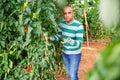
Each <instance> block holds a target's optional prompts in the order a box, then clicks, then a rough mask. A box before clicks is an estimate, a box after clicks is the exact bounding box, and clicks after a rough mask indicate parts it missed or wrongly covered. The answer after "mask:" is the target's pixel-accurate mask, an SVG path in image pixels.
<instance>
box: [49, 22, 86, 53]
mask: <svg viewBox="0 0 120 80" xmlns="http://www.w3.org/2000/svg"><path fill="white" fill-rule="evenodd" d="M83 33H84V29H83V25H82V24H81V23H80V22H78V21H76V20H74V21H73V22H72V23H71V24H67V22H66V21H65V20H63V21H61V23H60V24H59V29H58V33H57V34H56V35H54V36H52V37H51V38H52V40H53V41H58V40H59V39H60V38H62V39H64V40H65V39H67V38H70V39H71V40H72V43H64V44H63V52H64V53H66V54H79V53H80V52H81V47H82V41H83Z"/></svg>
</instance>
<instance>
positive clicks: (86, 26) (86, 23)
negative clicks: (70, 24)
mask: <svg viewBox="0 0 120 80" xmlns="http://www.w3.org/2000/svg"><path fill="white" fill-rule="evenodd" d="M83 16H84V18H85V28H86V39H87V47H89V37H88V30H89V26H88V22H87V16H86V10H85V9H84V10H83Z"/></svg>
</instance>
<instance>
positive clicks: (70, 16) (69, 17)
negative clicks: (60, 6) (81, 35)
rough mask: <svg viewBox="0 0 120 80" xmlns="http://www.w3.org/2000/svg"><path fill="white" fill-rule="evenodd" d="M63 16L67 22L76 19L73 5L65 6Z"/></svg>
mask: <svg viewBox="0 0 120 80" xmlns="http://www.w3.org/2000/svg"><path fill="white" fill-rule="evenodd" d="M63 17H64V19H65V20H66V21H67V23H71V22H72V21H73V20H74V18H73V17H74V13H73V9H72V8H71V7H65V8H64V10H63Z"/></svg>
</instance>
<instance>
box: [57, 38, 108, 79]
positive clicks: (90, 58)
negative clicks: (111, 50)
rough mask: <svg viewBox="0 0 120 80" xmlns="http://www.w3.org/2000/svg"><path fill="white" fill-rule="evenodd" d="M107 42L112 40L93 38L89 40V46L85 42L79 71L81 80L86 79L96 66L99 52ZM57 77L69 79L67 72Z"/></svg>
mask: <svg viewBox="0 0 120 80" xmlns="http://www.w3.org/2000/svg"><path fill="white" fill-rule="evenodd" d="M107 42H110V39H105V40H103V41H100V40H99V41H93V40H92V41H89V46H87V43H86V42H84V43H83V47H82V58H81V62H80V66H79V71H78V77H79V80H85V78H86V76H87V73H88V72H89V71H90V70H91V69H92V68H93V67H94V64H95V61H96V59H97V56H98V54H99V53H100V51H101V50H102V49H103V48H105V47H106V43H107ZM57 78H58V80H68V77H67V74H64V75H57Z"/></svg>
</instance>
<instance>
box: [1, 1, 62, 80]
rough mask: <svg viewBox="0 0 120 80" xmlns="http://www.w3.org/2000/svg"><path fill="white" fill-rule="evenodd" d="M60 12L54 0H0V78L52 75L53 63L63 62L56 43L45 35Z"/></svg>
mask: <svg viewBox="0 0 120 80" xmlns="http://www.w3.org/2000/svg"><path fill="white" fill-rule="evenodd" d="M60 16H61V9H59V8H58V7H57V5H56V2H55V0H11V1H8V0H4V1H0V17H1V18H0V50H1V51H0V63H1V64H0V80H7V79H9V80H15V79H24V80H27V79H29V80H33V79H34V80H37V79H40V80H47V79H50V80H55V79H56V77H55V75H54V73H55V69H56V67H62V66H63V65H62V61H61V54H60V53H61V48H60V47H58V46H59V45H60V43H59V42H50V41H48V39H47V38H48V37H49V36H51V35H53V34H55V33H56V31H57V28H58V24H57V23H58V22H59V21H60V19H62V17H60ZM43 34H44V35H43ZM54 45H55V46H54ZM56 51H57V52H56ZM58 69H60V68H58ZM28 73H29V74H28Z"/></svg>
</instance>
